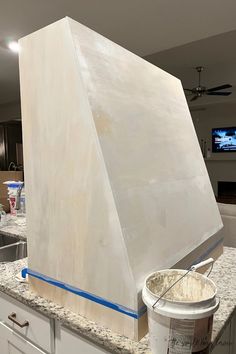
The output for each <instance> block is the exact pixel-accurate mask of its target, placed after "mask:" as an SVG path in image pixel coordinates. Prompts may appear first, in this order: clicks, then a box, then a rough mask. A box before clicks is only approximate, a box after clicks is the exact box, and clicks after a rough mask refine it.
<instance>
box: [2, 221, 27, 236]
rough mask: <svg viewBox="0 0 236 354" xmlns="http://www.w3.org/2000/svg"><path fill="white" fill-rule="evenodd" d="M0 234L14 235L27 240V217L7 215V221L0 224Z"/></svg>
mask: <svg viewBox="0 0 236 354" xmlns="http://www.w3.org/2000/svg"><path fill="white" fill-rule="evenodd" d="M0 234H2V235H7V236H12V237H15V238H17V239H19V240H23V241H25V240H26V218H25V217H12V216H10V215H7V221H6V224H5V225H4V226H0Z"/></svg>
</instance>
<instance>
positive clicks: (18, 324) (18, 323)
mask: <svg viewBox="0 0 236 354" xmlns="http://www.w3.org/2000/svg"><path fill="white" fill-rule="evenodd" d="M8 319H9V320H10V321H12V322H13V323H15V324H16V325H17V326H19V327H20V328H24V327H27V326H29V322H28V321H24V322H23V323H20V322H18V321H17V319H16V313H15V312H12V313H11V314H10V315H9V316H8Z"/></svg>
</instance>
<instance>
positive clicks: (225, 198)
mask: <svg viewBox="0 0 236 354" xmlns="http://www.w3.org/2000/svg"><path fill="white" fill-rule="evenodd" d="M217 202H219V203H227V204H236V182H230V181H218V197H217Z"/></svg>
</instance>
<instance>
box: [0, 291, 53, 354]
mask: <svg viewBox="0 0 236 354" xmlns="http://www.w3.org/2000/svg"><path fill="white" fill-rule="evenodd" d="M9 316H11V318H12V320H11V319H9V318H8V317H9ZM14 320H15V321H16V322H17V323H18V324H17V323H14V322H13V321H14ZM0 321H1V322H3V323H5V324H6V325H7V326H8V327H9V328H11V329H13V330H14V331H15V332H17V333H18V334H21V335H22V336H24V338H25V339H27V340H29V341H31V342H32V343H34V344H35V345H36V346H38V347H40V348H42V349H43V350H46V351H47V352H48V353H53V351H54V321H53V320H50V319H49V318H47V317H45V316H43V315H41V314H39V313H38V312H36V311H34V310H32V309H31V308H30V307H27V306H25V305H23V304H22V303H20V302H18V301H16V300H14V299H12V298H11V297H10V296H7V295H5V294H3V293H0ZM25 321H27V322H28V325H26V326H24V327H23V328H21V327H20V325H23V324H24V323H25Z"/></svg>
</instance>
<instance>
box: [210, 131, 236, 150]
mask: <svg viewBox="0 0 236 354" xmlns="http://www.w3.org/2000/svg"><path fill="white" fill-rule="evenodd" d="M212 152H236V127H232V128H214V129H212Z"/></svg>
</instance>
